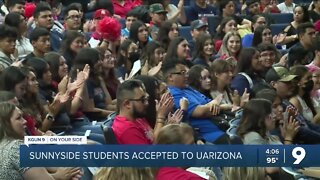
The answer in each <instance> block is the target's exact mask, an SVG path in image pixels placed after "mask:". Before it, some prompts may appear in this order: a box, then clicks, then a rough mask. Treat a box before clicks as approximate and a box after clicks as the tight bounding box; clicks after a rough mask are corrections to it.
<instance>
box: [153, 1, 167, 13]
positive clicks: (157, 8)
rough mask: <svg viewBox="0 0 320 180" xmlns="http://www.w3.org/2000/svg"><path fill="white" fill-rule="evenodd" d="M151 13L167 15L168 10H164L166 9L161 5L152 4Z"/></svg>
mask: <svg viewBox="0 0 320 180" xmlns="http://www.w3.org/2000/svg"><path fill="white" fill-rule="evenodd" d="M149 12H150V13H156V14H158V13H167V11H166V10H164V7H163V6H162V4H160V3H155V4H151V5H150V7H149Z"/></svg>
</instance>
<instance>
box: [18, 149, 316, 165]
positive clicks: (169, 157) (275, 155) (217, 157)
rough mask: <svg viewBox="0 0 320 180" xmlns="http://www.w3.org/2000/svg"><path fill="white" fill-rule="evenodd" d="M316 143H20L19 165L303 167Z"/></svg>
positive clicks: (309, 162) (313, 156)
mask: <svg viewBox="0 0 320 180" xmlns="http://www.w3.org/2000/svg"><path fill="white" fill-rule="evenodd" d="M319 153H320V146H316V145H306V146H294V145H29V147H28V146H26V145H21V146H20V165H21V166H22V167H59V166H60V167H61V166H62V167H118V166H122V167H163V166H178V167H179V166H180V167H189V166H192V167H213V166H221V167H228V166H229V167H232V166H237V167H252V166H260V167H272V166H274V167H307V166H313V167H314V166H320V156H319Z"/></svg>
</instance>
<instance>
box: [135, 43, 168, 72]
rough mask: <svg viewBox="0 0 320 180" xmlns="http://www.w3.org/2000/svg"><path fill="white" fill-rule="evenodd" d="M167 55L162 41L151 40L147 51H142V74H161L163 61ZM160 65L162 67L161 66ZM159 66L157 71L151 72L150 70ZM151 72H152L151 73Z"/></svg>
mask: <svg viewBox="0 0 320 180" xmlns="http://www.w3.org/2000/svg"><path fill="white" fill-rule="evenodd" d="M164 56H165V49H164V48H163V46H162V45H160V43H158V42H157V41H151V42H149V43H148V44H147V47H146V51H143V52H142V55H141V60H142V69H141V74H142V75H151V76H152V75H159V76H161V75H160V74H159V73H161V72H160V68H161V65H162V62H163V61H164ZM159 66H160V67H159ZM157 67H159V68H158V71H156V72H154V73H155V74H154V73H153V72H150V70H152V69H155V68H157ZM149 72H150V73H149Z"/></svg>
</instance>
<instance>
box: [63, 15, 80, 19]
mask: <svg viewBox="0 0 320 180" xmlns="http://www.w3.org/2000/svg"><path fill="white" fill-rule="evenodd" d="M66 19H73V20H75V19H80V15H71V16H69V17H67V18H66Z"/></svg>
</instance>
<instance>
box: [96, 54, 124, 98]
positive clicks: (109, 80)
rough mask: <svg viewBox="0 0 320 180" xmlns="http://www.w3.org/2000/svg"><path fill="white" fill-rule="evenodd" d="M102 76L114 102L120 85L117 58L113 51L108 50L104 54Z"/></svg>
mask: <svg viewBox="0 0 320 180" xmlns="http://www.w3.org/2000/svg"><path fill="white" fill-rule="evenodd" d="M103 57H104V58H103V63H102V69H103V71H102V74H101V77H102V79H103V80H104V83H105V85H106V87H107V90H108V92H109V94H110V97H111V99H112V100H114V99H116V92H117V88H118V85H119V84H120V82H119V80H118V78H117V76H116V72H115V67H116V57H114V56H113V54H112V51H111V50H110V49H107V50H106V51H105V52H104V54H103Z"/></svg>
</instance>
